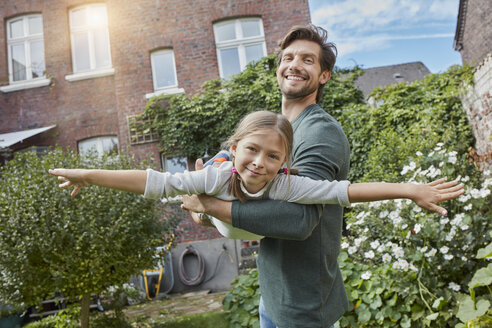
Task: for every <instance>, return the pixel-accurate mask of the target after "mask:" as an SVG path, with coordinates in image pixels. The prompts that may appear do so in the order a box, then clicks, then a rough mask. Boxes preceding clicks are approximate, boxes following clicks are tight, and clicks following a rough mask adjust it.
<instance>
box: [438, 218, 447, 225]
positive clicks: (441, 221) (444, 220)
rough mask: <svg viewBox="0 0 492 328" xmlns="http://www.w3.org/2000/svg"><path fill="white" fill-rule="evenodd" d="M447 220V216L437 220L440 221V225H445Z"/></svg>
mask: <svg viewBox="0 0 492 328" xmlns="http://www.w3.org/2000/svg"><path fill="white" fill-rule="evenodd" d="M448 222H449V219H448V218H442V219H441V220H439V223H441V224H442V225H445V224H446V223H448Z"/></svg>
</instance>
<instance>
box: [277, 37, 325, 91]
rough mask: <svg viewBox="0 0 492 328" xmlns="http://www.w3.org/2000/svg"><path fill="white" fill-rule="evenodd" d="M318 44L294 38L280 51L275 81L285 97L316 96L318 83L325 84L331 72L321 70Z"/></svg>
mask: <svg viewBox="0 0 492 328" xmlns="http://www.w3.org/2000/svg"><path fill="white" fill-rule="evenodd" d="M320 51H321V47H320V46H319V44H317V43H316V42H313V41H308V40H295V41H293V42H292V43H291V44H290V45H289V46H288V47H287V48H285V49H284V50H283V52H282V57H281V59H280V64H279V66H278V68H277V81H278V85H279V87H280V90H281V91H282V95H283V96H284V97H286V98H287V99H296V98H304V97H306V96H308V95H311V94H314V96H316V94H317V90H318V87H319V85H320V84H325V83H326V82H327V81H328V80H329V78H330V75H331V73H330V72H329V71H323V72H322V71H321V65H320V58H319V55H320Z"/></svg>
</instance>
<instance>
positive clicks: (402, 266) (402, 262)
mask: <svg viewBox="0 0 492 328" xmlns="http://www.w3.org/2000/svg"><path fill="white" fill-rule="evenodd" d="M409 267H410V266H409V265H408V262H407V261H406V260H404V259H399V260H398V261H397V262H394V263H393V268H394V269H401V270H403V271H408V269H409Z"/></svg>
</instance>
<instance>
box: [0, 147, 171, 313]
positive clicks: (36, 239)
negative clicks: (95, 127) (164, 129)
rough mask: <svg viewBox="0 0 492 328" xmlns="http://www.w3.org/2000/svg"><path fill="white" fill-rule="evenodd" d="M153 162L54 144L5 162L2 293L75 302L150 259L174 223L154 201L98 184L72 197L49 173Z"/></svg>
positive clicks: (0, 213)
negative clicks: (81, 154)
mask: <svg viewBox="0 0 492 328" xmlns="http://www.w3.org/2000/svg"><path fill="white" fill-rule="evenodd" d="M149 165H150V164H149V163H142V164H140V166H139V165H137V163H136V162H135V159H134V158H132V157H129V156H126V155H124V154H122V155H118V156H113V157H110V156H104V157H97V156H95V155H91V156H90V157H87V158H80V157H79V156H78V155H77V154H76V153H74V152H64V151H62V149H60V148H57V149H55V150H52V151H50V152H48V153H46V154H44V155H42V156H38V155H37V154H36V153H34V152H24V153H19V154H16V157H15V159H13V160H11V161H9V162H8V163H7V164H6V165H5V166H4V167H1V168H0V176H1V180H2V183H1V184H0V298H1V299H2V300H4V301H6V302H8V303H16V302H24V303H25V304H26V305H29V306H35V305H37V304H39V302H40V301H42V300H43V299H48V298H53V297H54V295H55V293H56V294H57V295H63V296H64V297H68V298H71V301H74V302H78V301H79V300H80V299H79V296H82V295H86V297H84V298H83V299H88V295H91V294H98V293H101V292H102V291H104V290H105V289H106V288H108V287H109V286H113V285H121V284H123V283H125V282H127V281H129V279H130V277H131V275H133V274H138V273H139V272H140V271H141V270H142V269H144V268H149V267H153V266H154V265H155V264H156V262H157V261H158V259H157V258H156V257H155V251H154V250H155V248H156V247H158V246H162V245H165V244H167V243H168V239H169V238H167V237H166V236H167V235H166V233H168V232H169V231H170V230H171V229H172V228H173V227H174V225H175V222H174V221H173V220H169V221H166V220H161V219H160V218H161V216H162V213H163V211H162V210H163V209H161V208H156V202H153V201H149V200H146V199H144V198H143V197H142V196H141V195H137V194H133V193H125V192H119V191H116V190H112V189H107V188H99V187H95V186H92V187H88V188H84V189H83V190H82V191H81V193H80V194H79V195H77V196H76V197H70V193H69V192H67V191H66V190H60V188H58V184H59V181H58V180H57V179H56V178H55V177H53V176H51V175H49V174H48V169H50V168H56V167H66V168H78V167H80V168H106V169H129V168H137V167H140V168H144V167H148V166H149ZM129 263H131V265H129ZM86 305H87V307H86V308H87V309H88V306H89V303H88V302H87V303H86ZM83 313H84V312H83ZM85 313H87V312H85Z"/></svg>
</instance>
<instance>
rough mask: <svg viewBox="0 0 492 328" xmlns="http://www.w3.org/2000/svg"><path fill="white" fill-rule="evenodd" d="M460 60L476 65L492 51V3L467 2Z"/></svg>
mask: <svg viewBox="0 0 492 328" xmlns="http://www.w3.org/2000/svg"><path fill="white" fill-rule="evenodd" d="M465 7H466V8H465V10H466V12H465V21H464V27H463V28H464V29H463V35H462V40H461V41H462V45H463V48H462V49H461V50H460V53H461V58H462V60H463V62H464V63H466V64H468V65H473V66H474V65H477V64H478V63H480V62H481V61H482V59H483V58H484V57H485V56H486V55H487V54H488V53H489V52H490V51H491V50H492V1H490V0H468V1H466V6H465Z"/></svg>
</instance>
